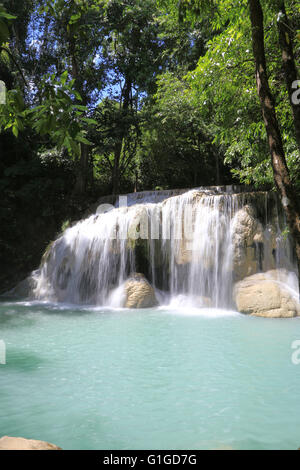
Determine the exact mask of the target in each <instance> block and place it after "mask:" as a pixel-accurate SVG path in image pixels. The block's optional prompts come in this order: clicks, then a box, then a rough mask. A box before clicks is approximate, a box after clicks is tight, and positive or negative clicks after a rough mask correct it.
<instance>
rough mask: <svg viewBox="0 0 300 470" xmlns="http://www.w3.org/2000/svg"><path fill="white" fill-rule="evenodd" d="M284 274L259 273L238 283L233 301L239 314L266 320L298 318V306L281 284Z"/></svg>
mask: <svg viewBox="0 0 300 470" xmlns="http://www.w3.org/2000/svg"><path fill="white" fill-rule="evenodd" d="M283 276H284V273H281V272H280V271H270V272H267V273H259V274H255V275H253V276H250V277H247V278H245V279H244V280H243V281H240V282H238V283H237V284H236V285H235V288H234V300H235V303H236V306H237V309H238V311H239V312H240V313H245V314H248V315H253V316H258V317H267V318H293V317H296V316H300V304H299V303H298V301H297V299H296V298H295V297H294V296H293V294H292V293H291V292H290V291H289V290H288V288H287V287H286V286H285V285H284V284H283V283H282V282H281V281H282V279H283Z"/></svg>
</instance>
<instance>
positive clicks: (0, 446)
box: [0, 436, 62, 450]
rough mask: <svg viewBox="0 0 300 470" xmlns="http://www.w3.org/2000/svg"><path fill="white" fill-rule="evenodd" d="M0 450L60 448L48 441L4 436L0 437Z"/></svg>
mask: <svg viewBox="0 0 300 470" xmlns="http://www.w3.org/2000/svg"><path fill="white" fill-rule="evenodd" d="M0 450H62V449H61V448H60V447H58V446H56V445H55V444H49V442H44V441H36V440H33V439H24V438H23V437H8V436H4V437H2V438H1V439H0Z"/></svg>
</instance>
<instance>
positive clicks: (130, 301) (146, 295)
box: [124, 273, 158, 308]
mask: <svg viewBox="0 0 300 470" xmlns="http://www.w3.org/2000/svg"><path fill="white" fill-rule="evenodd" d="M124 287H125V299H126V300H125V307H126V308H151V307H155V306H157V305H158V301H157V299H156V296H155V291H154V289H153V287H152V286H151V285H150V283H149V282H148V281H147V279H146V278H145V276H144V275H143V274H137V273H135V274H132V275H131V277H130V279H128V280H127V281H126V283H125V286H124Z"/></svg>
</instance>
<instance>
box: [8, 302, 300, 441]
mask: <svg viewBox="0 0 300 470" xmlns="http://www.w3.org/2000/svg"><path fill="white" fill-rule="evenodd" d="M0 339H3V340H4V341H5V342H6V345H7V364H6V365H0V435H13V436H23V437H27V438H35V439H42V440H46V441H50V442H54V443H55V444H58V445H60V446H61V447H62V448H64V449H227V448H232V449H297V448H298V447H299V446H300V432H299V418H300V399H299V397H300V365H299V366H295V365H293V364H292V362H291V355H292V352H293V350H292V349H291V343H292V342H293V341H294V340H300V321H299V319H292V320H270V319H259V318H248V317H244V316H241V315H238V314H235V313H230V312H220V311H211V310H190V309H183V308H178V309H177V310H172V311H170V310H169V309H168V308H160V309H156V310H146V311H129V310H119V311H118V310H115V311H112V310H110V311H109V310H104V309H103V310H101V309H98V310H97V309H85V310H78V309H74V308H72V307H71V306H69V307H67V306H65V307H55V306H53V305H52V306H51V305H46V304H44V305H41V304H40V305H39V304H9V303H2V304H0Z"/></svg>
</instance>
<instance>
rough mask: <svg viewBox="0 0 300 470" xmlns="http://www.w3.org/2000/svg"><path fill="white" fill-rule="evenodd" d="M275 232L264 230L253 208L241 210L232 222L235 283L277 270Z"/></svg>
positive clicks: (247, 207) (248, 206) (248, 207)
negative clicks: (260, 273) (264, 272)
mask: <svg viewBox="0 0 300 470" xmlns="http://www.w3.org/2000/svg"><path fill="white" fill-rule="evenodd" d="M274 250H276V234H275V230H274V229H272V228H271V227H269V229H265V230H264V228H263V226H262V224H261V222H260V221H259V220H258V219H257V216H256V211H255V209H254V207H253V206H251V205H246V206H244V207H243V208H242V209H240V210H239V211H238V212H237V213H236V215H235V216H234V218H233V221H232V261H233V278H234V280H235V281H239V280H241V279H244V278H245V277H247V276H251V275H252V274H255V273H257V272H259V271H265V270H267V269H274V268H275V259H274Z"/></svg>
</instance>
